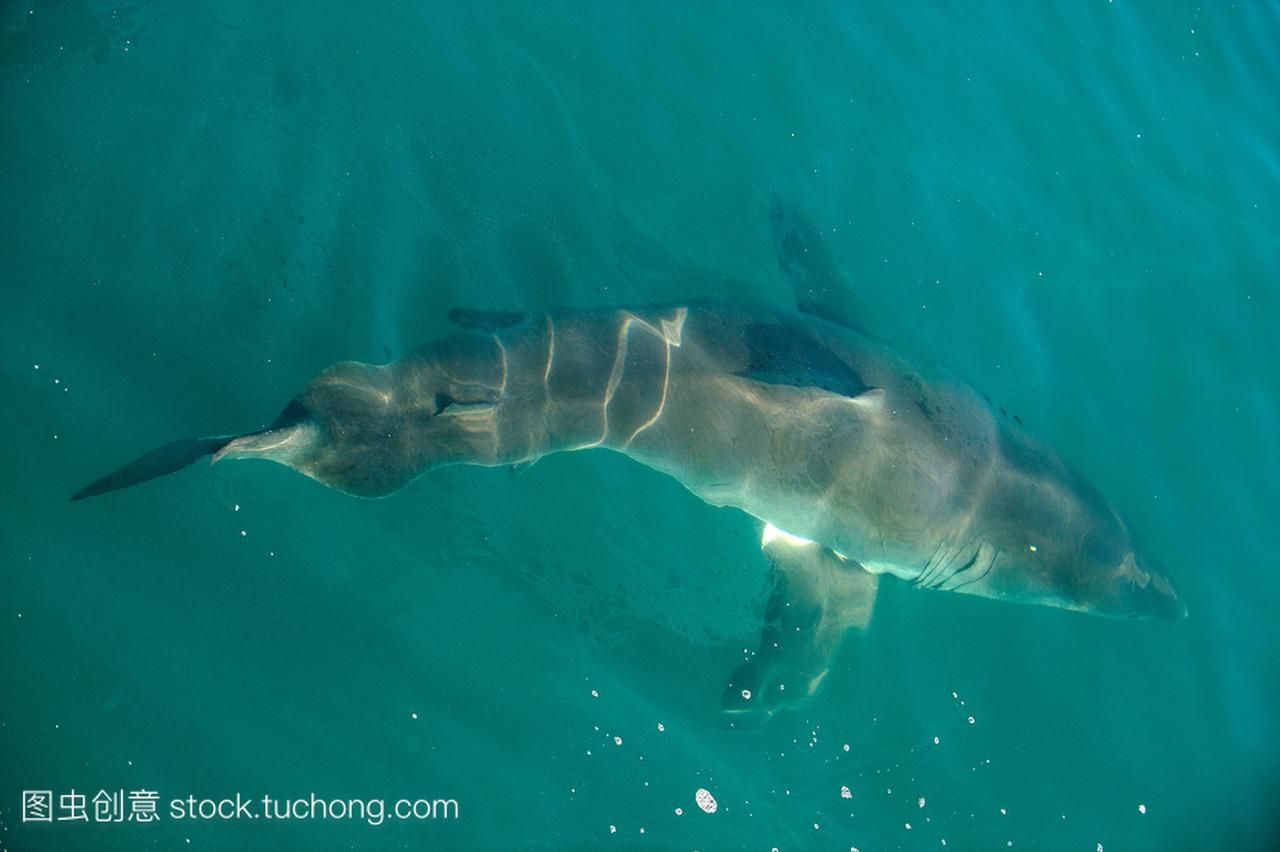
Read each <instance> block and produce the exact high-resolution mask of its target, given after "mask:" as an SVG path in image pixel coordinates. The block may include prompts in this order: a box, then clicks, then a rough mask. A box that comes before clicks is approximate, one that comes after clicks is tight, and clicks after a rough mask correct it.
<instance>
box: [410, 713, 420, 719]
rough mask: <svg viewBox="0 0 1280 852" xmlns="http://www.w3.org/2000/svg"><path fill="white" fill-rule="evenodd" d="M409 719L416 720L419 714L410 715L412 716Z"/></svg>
mask: <svg viewBox="0 0 1280 852" xmlns="http://www.w3.org/2000/svg"><path fill="white" fill-rule="evenodd" d="M409 718H410V719H416V718H418V714H417V713H410V714H409Z"/></svg>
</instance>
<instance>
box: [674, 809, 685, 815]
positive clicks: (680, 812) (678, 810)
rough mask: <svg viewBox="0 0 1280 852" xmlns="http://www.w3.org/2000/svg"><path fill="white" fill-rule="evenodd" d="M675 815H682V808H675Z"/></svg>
mask: <svg viewBox="0 0 1280 852" xmlns="http://www.w3.org/2000/svg"><path fill="white" fill-rule="evenodd" d="M676 816H684V808H676Z"/></svg>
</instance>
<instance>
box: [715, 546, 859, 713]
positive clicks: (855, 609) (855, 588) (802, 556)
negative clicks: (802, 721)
mask: <svg viewBox="0 0 1280 852" xmlns="http://www.w3.org/2000/svg"><path fill="white" fill-rule="evenodd" d="M761 549H762V550H763V551H764V553H765V555H766V556H767V557H768V558H769V561H770V562H771V563H772V564H773V567H774V574H773V588H772V590H771V591H770V594H769V602H768V604H766V606H765V615H764V618H765V624H764V632H763V633H762V634H761V636H760V648H759V650H758V651H756V652H755V654H753V655H752V656H751V657H750V658H748V659H747V660H746V661H745V662H744V663H743V664H742V665H740V666H739V667H738V668H737V669H736V670H735V671H734V672H733V674H732V675H730V677H729V685H728V686H727V687H726V688H725V692H724V711H725V713H726V714H728V715H730V716H731V717H733V718H735V719H743V720H761V719H765V718H768V717H769V716H772V715H773V714H774V713H775V712H777V711H778V710H781V709H783V708H787V707H795V706H797V705H799V704H801V703H803V702H805V701H807V700H808V699H809V698H810V697H811V696H812V695H813V694H814V693H815V692H817V690H818V687H819V685H821V683H822V681H823V679H824V678H825V677H826V675H827V670H828V669H829V668H830V667H831V660H832V658H833V657H834V656H835V653H836V651H837V650H838V649H839V647H840V640H841V639H842V638H843V637H844V634H845V633H846V632H847V631H848V630H849V629H850V628H854V627H859V628H861V627H866V625H867V623H868V622H869V621H870V619H871V610H872V607H873V606H874V605H875V599H876V588H877V579H878V578H877V577H876V575H874V574H869V573H867V572H866V571H865V570H863V568H862V566H861V565H859V564H858V563H856V562H850V561H848V560H845V559H844V558H843V557H841V556H839V555H837V554H836V553H835V552H833V551H831V550H829V549H827V548H825V547H823V546H822V545H820V544H817V543H816V542H812V541H807V540H805V539H801V538H796V537H795V536H792V535H789V534H787V533H784V532H782V531H781V530H778V529H776V528H774V527H773V526H767V527H765V531H764V536H763V538H762V539H761Z"/></svg>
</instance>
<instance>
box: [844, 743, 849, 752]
mask: <svg viewBox="0 0 1280 852" xmlns="http://www.w3.org/2000/svg"><path fill="white" fill-rule="evenodd" d="M844 750H845V751H848V750H849V744H848V743H845V744H844Z"/></svg>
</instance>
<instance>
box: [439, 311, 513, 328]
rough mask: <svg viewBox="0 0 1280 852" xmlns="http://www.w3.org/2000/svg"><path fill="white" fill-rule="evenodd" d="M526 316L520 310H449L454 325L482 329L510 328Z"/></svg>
mask: <svg viewBox="0 0 1280 852" xmlns="http://www.w3.org/2000/svg"><path fill="white" fill-rule="evenodd" d="M524 318H525V314H524V313H522V312H520V311H476V310H472V309H470V308H454V309H453V310H451V311H449V319H450V321H452V322H453V323H454V325H457V326H459V327H461V328H473V329H478V330H480V331H498V330H499V329H503V328H510V327H511V326H513V325H518V324H520V323H521V322H523V321H524Z"/></svg>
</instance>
